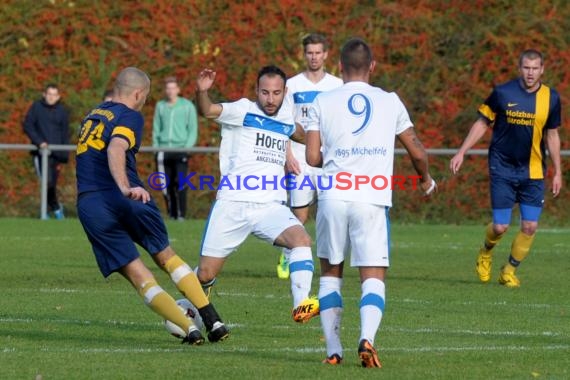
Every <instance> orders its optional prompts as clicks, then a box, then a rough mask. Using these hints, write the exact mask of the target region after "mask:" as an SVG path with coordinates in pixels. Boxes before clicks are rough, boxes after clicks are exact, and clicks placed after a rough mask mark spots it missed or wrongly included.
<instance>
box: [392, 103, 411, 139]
mask: <svg viewBox="0 0 570 380" xmlns="http://www.w3.org/2000/svg"><path fill="white" fill-rule="evenodd" d="M394 96H395V97H396V106H397V107H398V108H397V109H398V121H397V124H396V135H399V134H400V133H402V132H404V131H405V130H406V129H408V128H411V127H413V126H414V124H413V123H412V121H411V120H410V115H409V114H408V110H407V109H406V106H405V105H404V103H402V100H401V99H400V98H399V97H398V95H396V94H394Z"/></svg>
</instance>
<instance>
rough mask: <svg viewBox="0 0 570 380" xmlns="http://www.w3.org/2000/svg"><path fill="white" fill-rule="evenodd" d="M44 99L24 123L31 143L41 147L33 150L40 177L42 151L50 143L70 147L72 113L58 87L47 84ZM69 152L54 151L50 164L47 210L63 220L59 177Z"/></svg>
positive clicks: (37, 104)
mask: <svg viewBox="0 0 570 380" xmlns="http://www.w3.org/2000/svg"><path fill="white" fill-rule="evenodd" d="M42 95H43V96H42V99H40V100H36V101H35V102H34V103H33V104H32V106H31V107H30V109H29V110H28V113H27V115H26V118H25V120H24V132H25V133H26V135H27V136H28V137H29V138H30V140H31V142H32V144H34V145H36V146H37V147H38V150H37V151H33V152H32V155H33V160H34V166H35V168H36V172H37V173H38V176H41V168H42V162H41V155H40V153H39V149H42V148H46V147H49V145H50V144H69V112H68V111H67V109H66V108H65V107H64V105H63V104H62V103H61V102H60V100H61V95H60V93H59V88H58V86H57V85H56V84H48V85H47V86H46V87H45V88H44V92H43V94H42ZM68 160H69V153H68V152H66V151H52V152H50V155H49V162H48V189H47V191H48V193H47V201H48V207H49V209H50V210H51V211H52V212H53V214H54V216H55V218H56V219H63V218H64V214H63V206H62V205H61V204H60V203H59V202H58V200H57V177H58V174H59V171H60V169H61V164H64V163H67V161H68Z"/></svg>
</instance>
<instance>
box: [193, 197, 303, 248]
mask: <svg viewBox="0 0 570 380" xmlns="http://www.w3.org/2000/svg"><path fill="white" fill-rule="evenodd" d="M292 226H301V222H299V219H297V218H296V217H295V215H293V213H292V212H291V210H289V208H288V207H287V206H286V205H284V204H281V203H278V202H271V203H254V202H237V201H229V200H223V199H220V200H217V201H216V202H215V203H214V205H213V206H212V210H210V216H209V217H208V221H207V222H206V229H205V231H204V237H203V240H202V249H201V252H200V255H201V256H210V257H219V258H225V257H227V256H229V255H230V254H231V253H232V252H233V251H235V250H236V249H237V248H238V247H239V246H240V245H241V244H242V243H243V242H244V241H245V239H246V238H247V237H248V235H249V234H253V235H254V236H256V237H258V238H259V239H261V240H265V241H267V242H269V243H271V244H273V243H274V242H275V239H277V237H279V235H281V233H282V232H283V231H285V230H286V229H287V228H289V227H292Z"/></svg>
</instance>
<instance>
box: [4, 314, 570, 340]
mask: <svg viewBox="0 0 570 380" xmlns="http://www.w3.org/2000/svg"><path fill="white" fill-rule="evenodd" d="M0 323H56V324H74V325H92V324H108V325H113V326H153V327H155V326H160V325H162V322H133V321H118V320H114V319H110V320H106V321H90V320H81V319H34V318H0ZM226 325H227V326H228V327H229V328H240V329H247V328H248V326H247V325H245V324H242V323H226ZM272 328H274V329H280V330H292V329H297V328H298V325H293V324H291V325H273V326H272ZM303 328H306V329H310V330H320V329H321V327H320V326H303ZM343 329H348V328H346V327H343ZM358 329H359V328H358V327H354V328H351V329H350V330H358ZM382 331H388V332H402V333H409V334H460V335H475V336H512V337H541V336H547V337H559V336H566V335H565V334H561V333H560V332H555V331H537V332H530V331H502V330H501V331H490V330H465V329H459V330H454V329H432V328H417V329H410V328H405V327H382Z"/></svg>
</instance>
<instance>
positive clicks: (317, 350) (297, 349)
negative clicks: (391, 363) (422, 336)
mask: <svg viewBox="0 0 570 380" xmlns="http://www.w3.org/2000/svg"><path fill="white" fill-rule="evenodd" d="M198 349H199V350H206V351H211V352H228V353H231V352H246V353H259V352H293V353H299V354H307V353H322V352H325V351H326V349H325V347H281V348H249V347H236V348H225V347H222V346H219V345H217V346H205V347H201V348H198ZM539 350H540V351H564V350H570V345H567V344H555V345H545V346H534V347H529V346H457V347H437V346H435V347H383V348H380V349H379V351H380V352H401V353H414V354H416V353H431V352H470V351H478V352H485V351H487V352H491V351H539ZM40 351H42V352H57V353H64V352H80V353H83V354H109V353H112V354H132V353H149V354H154V353H173V352H186V351H188V349H187V348H85V349H77V348H58V349H51V348H41V349H40ZM344 351H345V352H354V351H356V350H355V349H353V348H352V349H351V348H349V349H346V348H345V349H344ZM2 352H4V353H11V352H30V350H16V349H15V348H11V347H6V348H3V349H2Z"/></svg>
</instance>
